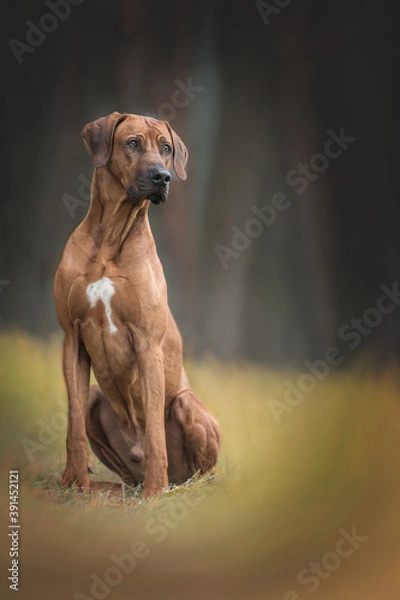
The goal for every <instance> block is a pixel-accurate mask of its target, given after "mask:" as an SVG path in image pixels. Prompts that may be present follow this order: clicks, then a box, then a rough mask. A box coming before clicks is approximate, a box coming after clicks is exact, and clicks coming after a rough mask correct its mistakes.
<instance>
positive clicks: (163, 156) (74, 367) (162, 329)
mask: <svg viewBox="0 0 400 600" xmlns="http://www.w3.org/2000/svg"><path fill="white" fill-rule="evenodd" d="M81 135H82V137H83V141H84V143H85V146H86V148H87V150H88V152H89V154H90V156H91V157H92V160H93V163H94V166H95V170H94V175H93V179H92V185H91V197H90V206H89V210H88V213H87V216H86V217H85V219H84V220H83V221H82V223H81V224H80V225H79V226H78V227H77V229H76V230H75V231H74V232H73V233H72V235H71V237H70V238H69V240H68V242H67V245H66V247H65V250H64V252H63V255H62V259H61V263H60V266H59V268H58V270H57V273H56V277H55V286H54V294H55V302H56V310H57V316H58V319H59V322H60V325H61V327H62V328H63V330H64V333H65V338H64V353H63V367H64V376H65V381H66V386H67V391H68V431H67V463H66V467H65V471H64V474H63V477H62V485H63V486H68V487H69V486H72V485H73V484H74V482H75V483H76V485H77V486H78V488H80V489H82V490H84V491H88V490H89V489H90V481H89V477H90V475H89V459H88V447H87V439H89V442H90V445H91V447H92V449H93V451H94V453H95V454H96V455H97V456H98V458H99V459H100V460H101V461H102V462H103V463H104V464H105V465H107V466H108V467H109V468H110V469H112V470H113V471H115V472H116V473H118V474H119V475H120V477H121V478H122V480H123V481H124V482H125V483H128V484H133V485H137V484H140V483H143V484H144V486H143V495H144V496H145V497H148V496H150V495H153V494H157V493H160V492H161V491H162V490H163V489H164V488H167V487H168V484H169V482H171V483H177V484H179V483H182V482H184V481H185V480H187V479H188V478H190V477H191V476H192V475H193V474H194V473H196V472H198V471H200V472H201V473H205V472H207V471H208V470H210V469H211V468H212V467H213V466H214V465H215V464H216V462H217V458H218V453H219V447H220V433H219V428H218V425H217V422H216V421H215V419H214V418H213V417H212V415H211V414H210V413H209V412H208V410H207V409H206V408H205V407H204V406H203V404H202V403H201V402H200V401H199V400H198V399H197V398H196V396H195V395H194V394H193V392H192V391H191V389H190V386H189V382H188V379H187V377H186V373H185V370H184V368H183V359H182V340H181V336H180V334H179V331H178V328H177V325H176V323H175V321H174V319H173V317H172V314H171V312H170V309H169V306H168V300H167V285H166V281H165V277H164V272H163V268H162V266H161V263H160V260H159V257H158V255H157V251H156V246H155V242H154V238H153V235H152V233H151V230H150V224H149V220H148V210H149V206H150V204H151V203H154V204H159V203H161V202H165V201H166V200H167V196H168V192H169V185H170V181H171V173H170V169H171V167H173V168H174V171H175V173H176V175H177V176H178V177H179V178H180V179H182V180H184V179H186V172H185V166H186V162H187V158H188V152H187V149H186V147H185V145H184V143H183V142H182V140H181V139H180V138H179V136H178V135H177V134H176V133H175V132H174V131H173V129H172V128H171V126H170V125H169V124H168V123H167V122H165V121H160V120H157V119H153V118H149V117H140V116H136V115H129V114H120V113H118V112H114V113H112V114H111V115H109V116H107V117H103V118H100V119H98V120H96V121H93V122H92V123H89V124H88V125H86V126H85V127H84V129H83V131H82V134H81ZM91 368H92V369H93V372H94V375H95V377H96V380H97V382H98V386H92V387H91V388H89V378H90V369H91Z"/></svg>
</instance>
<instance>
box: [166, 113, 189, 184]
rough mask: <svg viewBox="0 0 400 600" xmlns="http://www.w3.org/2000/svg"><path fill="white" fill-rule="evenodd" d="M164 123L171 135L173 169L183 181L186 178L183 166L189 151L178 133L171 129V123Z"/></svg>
mask: <svg viewBox="0 0 400 600" xmlns="http://www.w3.org/2000/svg"><path fill="white" fill-rule="evenodd" d="M165 124H166V125H167V127H168V131H169V133H170V134H171V137H172V146H173V159H174V171H175V173H176V174H177V175H178V177H179V179H182V180H183V181H184V180H185V179H186V171H185V166H186V163H187V160H188V158H189V152H188V149H187V148H186V146H185V144H184V143H183V142H182V140H181V138H180V137H179V135H177V134H176V133H175V131H174V130H173V129H172V127H171V125H170V124H169V123H168V122H167V121H165Z"/></svg>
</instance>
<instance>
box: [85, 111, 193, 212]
mask: <svg viewBox="0 0 400 600" xmlns="http://www.w3.org/2000/svg"><path fill="white" fill-rule="evenodd" d="M81 135H82V138H83V141H84V142H85V146H86V148H87V150H88V152H89V154H90V156H91V157H92V159H93V163H94V165H95V167H99V168H106V169H108V170H109V171H111V173H112V174H113V175H114V176H115V177H116V178H117V179H118V181H119V182H120V183H121V185H122V186H123V187H124V189H125V191H126V193H127V195H128V196H129V198H130V199H131V200H133V201H139V200H143V199H148V200H151V201H152V202H154V203H155V204H159V203H160V202H165V201H166V199H167V197H168V191H169V182H170V181H171V173H170V169H171V167H172V166H173V167H174V170H175V173H176V174H177V176H178V177H179V179H183V180H184V179H186V172H185V166H186V163H187V159H188V151H187V148H186V146H185V144H184V143H183V142H182V140H181V139H180V137H179V136H178V135H177V134H176V133H175V131H174V130H173V129H172V127H171V126H170V125H169V123H167V122H166V121H160V120H158V119H153V118H150V117H141V116H138V115H128V114H123V115H121V114H120V113H118V112H113V113H112V114H111V115H108V117H102V118H100V119H97V120H96V121H92V122H91V123H88V124H87V125H85V127H84V128H83V130H82V132H81Z"/></svg>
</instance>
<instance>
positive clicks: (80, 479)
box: [61, 465, 90, 492]
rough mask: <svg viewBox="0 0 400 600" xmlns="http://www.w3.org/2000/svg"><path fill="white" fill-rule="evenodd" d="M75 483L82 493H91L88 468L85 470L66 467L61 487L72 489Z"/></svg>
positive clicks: (71, 466)
mask: <svg viewBox="0 0 400 600" xmlns="http://www.w3.org/2000/svg"><path fill="white" fill-rule="evenodd" d="M74 483H75V484H76V487H77V488H78V489H80V490H81V491H82V492H89V491H90V476H89V471H88V468H87V467H86V466H85V467H84V468H83V469H81V468H77V467H74V465H67V466H66V467H65V471H64V474H63V476H62V480H61V486H62V487H72V486H73V485H74Z"/></svg>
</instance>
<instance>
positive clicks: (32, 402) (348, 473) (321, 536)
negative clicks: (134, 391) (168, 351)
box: [0, 333, 400, 600]
mask: <svg viewBox="0 0 400 600" xmlns="http://www.w3.org/2000/svg"><path fill="white" fill-rule="evenodd" d="M186 367H187V371H188V375H189V379H190V381H191V384H192V387H193V389H194V390H195V392H196V393H197V394H198V395H199V397H200V398H201V399H202V400H203V401H204V402H205V403H206V405H207V406H208V407H209V408H210V410H211V411H212V412H213V413H214V414H215V415H216V417H217V419H218V420H219V423H220V426H221V431H222V453H221V458H220V461H219V463H218V466H217V469H216V471H215V473H213V474H211V475H208V476H206V477H204V478H199V477H194V478H193V479H192V480H191V481H189V482H187V483H185V484H184V485H182V486H175V487H173V488H171V490H169V491H168V492H166V493H164V494H163V495H161V496H158V497H155V498H151V499H147V500H144V499H142V497H141V490H140V489H136V490H135V489H133V490H132V489H128V488H126V487H125V488H124V489H123V488H122V486H121V482H120V481H119V480H118V478H117V477H116V476H114V475H113V474H112V473H110V472H109V471H108V470H107V469H106V468H105V467H104V466H103V465H101V464H100V463H99V462H98V461H97V460H96V459H95V458H94V457H93V456H92V457H91V458H92V459H93V464H94V467H95V475H94V476H92V482H93V483H92V487H93V490H92V492H91V493H90V494H79V493H77V492H76V491H75V490H73V489H67V490H65V489H61V487H60V481H61V473H62V469H63V465H64V461H65V431H66V399H65V398H66V394H65V388H64V382H63V377H62V372H61V338H60V337H59V336H54V337H52V338H50V339H48V340H46V341H39V340H37V339H33V338H31V337H29V336H27V335H25V334H22V333H9V334H2V335H0V402H1V410H2V418H1V420H0V451H1V456H2V461H1V473H0V476H1V506H2V508H4V509H6V505H7V471H8V470H9V469H13V468H14V469H15V468H18V469H19V474H20V514H21V525H22V528H21V531H22V534H21V552H22V557H21V563H22V565H23V573H24V575H23V579H21V582H23V584H24V585H22V583H21V592H20V598H22V599H24V598H29V599H31V598H33V599H35V598H40V599H42V598H53V597H54V598H61V599H62V600H63V599H64V598H71V599H72V598H74V599H75V596H74V594H75V595H76V594H77V593H78V592H80V593H81V594H85V595H86V597H92V598H94V597H95V592H93V590H92V591H91V585H92V584H93V577H92V575H93V573H95V574H97V575H98V577H100V579H102V578H103V575H104V573H105V572H106V571H107V568H110V567H111V566H112V565H113V564H114V563H113V562H112V559H111V558H110V557H112V556H115V555H121V554H123V553H126V552H128V550H129V548H131V547H132V544H133V543H134V542H135V540H136V541H138V540H139V541H142V542H143V544H146V545H147V548H148V549H149V553H150V555H149V558H146V560H140V561H139V560H138V561H137V564H136V566H135V569H134V571H133V572H132V573H129V574H126V575H124V577H123V580H122V581H121V582H120V583H119V584H118V587H116V588H115V589H114V588H113V586H108V587H109V594H110V598H113V597H115V598H118V599H121V600H124V599H125V598H127V599H129V600H136V599H137V600H158V599H159V598H160V600H169V599H170V598H171V599H174V600H178V599H180V598H182V599H185V600H186V599H187V600H200V599H203V598H215V599H218V600H225V598H226V599H228V598H229V600H231V599H233V600H235V599H236V598H238V599H239V598H240V599H242V598H243V599H246V600H247V599H250V600H253V599H254V600H261V599H262V600H267V599H268V600H269V599H272V600H275V599H276V600H282V599H284V600H299V599H300V598H305V597H307V596H308V592H307V589H306V588H305V587H304V586H302V585H300V584H299V582H298V580H297V574H298V572H299V571H300V570H301V569H302V568H304V567H305V566H307V565H308V564H309V562H310V561H312V560H318V559H319V558H321V557H322V556H324V554H326V553H327V552H331V551H332V550H334V548H335V544H336V542H337V540H338V535H339V534H338V531H339V530H340V529H342V528H347V530H350V531H351V528H352V527H355V526H356V527H357V531H360V532H361V533H362V534H364V535H366V536H368V539H369V541H368V542H366V543H365V544H364V545H363V546H362V547H361V548H360V550H358V551H357V553H355V555H354V557H351V558H349V559H346V561H345V560H343V565H342V566H341V567H340V569H338V570H337V572H335V573H330V574H329V578H328V579H327V580H323V581H322V582H321V586H320V589H319V591H318V593H317V594H316V597H318V598H323V599H325V598H326V599H327V600H329V599H330V598H332V600H333V599H334V598H335V599H336V598H338V597H340V598H343V599H344V600H347V599H348V600H376V598H382V599H383V600H392V599H393V600H395V598H396V599H397V590H398V587H399V583H400V581H399V573H398V568H397V566H396V565H397V564H398V558H399V556H398V548H399V547H400V545H399V541H400V526H399V522H400V520H399V518H398V517H399V515H398V506H399V500H400V474H399V466H398V465H399V463H400V461H399V459H400V400H399V397H400V396H399V381H400V379H399V373H398V370H397V368H396V367H393V366H392V367H390V368H387V369H386V370H385V371H383V372H382V373H380V374H379V375H377V374H375V375H371V374H369V373H368V372H366V371H365V370H362V369H357V370H355V369H353V370H352V371H344V370H340V371H332V373H331V374H330V375H329V377H327V378H326V380H325V381H324V382H321V383H319V384H318V385H317V386H316V388H315V390H313V391H312V392H310V393H309V394H306V395H305V397H304V400H303V402H301V403H300V405H299V406H296V407H294V406H292V407H291V412H287V413H284V414H282V418H281V422H280V423H279V424H278V423H277V422H276V420H275V419H274V415H273V413H272V412H271V408H270V404H269V401H270V400H271V398H272V399H274V400H276V401H282V400H283V398H284V395H285V389H286V387H285V381H287V380H288V379H289V380H290V381H292V382H296V381H297V378H298V376H299V373H297V372H292V371H284V372H279V371H272V370H268V369H263V368H260V367H256V366H254V365H251V364H243V363H241V364H240V365H239V364H225V363H221V362H218V361H216V360H213V359H208V360H204V361H201V362H197V363H194V362H190V361H189V362H188V363H187V365H186ZM3 542H4V540H3ZM6 547H7V546H6ZM2 556H3V557H6V559H5V563H6V567H7V568H8V562H9V559H8V557H7V553H6V552H3V553H2ZM102 580H103V581H104V578H103V579H102ZM99 585H100V584H99ZM290 590H292V591H293V594H298V596H299V598H296V596H295V595H293V596H292V597H290V595H287V596H286V597H285V594H288V592H289V591H290ZM1 594H2V592H0V595H1ZM1 597H3V596H1ZM6 597H8V596H6ZM10 597H11V596H10ZM104 597H106V596H104ZM107 597H108V596H107ZM76 600H79V595H78V598H76ZM80 600H82V597H80Z"/></svg>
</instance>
